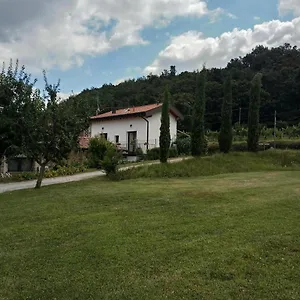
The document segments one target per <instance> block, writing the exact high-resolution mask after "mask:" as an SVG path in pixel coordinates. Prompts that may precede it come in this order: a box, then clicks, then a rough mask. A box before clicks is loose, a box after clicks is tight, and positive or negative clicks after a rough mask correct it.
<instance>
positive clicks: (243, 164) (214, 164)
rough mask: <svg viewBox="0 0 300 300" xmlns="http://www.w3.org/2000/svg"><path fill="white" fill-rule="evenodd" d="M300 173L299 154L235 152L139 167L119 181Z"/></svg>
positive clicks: (291, 152) (118, 177)
mask: <svg viewBox="0 0 300 300" xmlns="http://www.w3.org/2000/svg"><path fill="white" fill-rule="evenodd" d="M277 170H278V171H279V170H300V151H292V150H268V151H264V152H258V153H247V152H233V153H230V154H220V153H219V154H215V155H213V156H208V157H204V158H196V159H191V160H187V161H183V162H180V163H176V164H159V165H151V166H143V167H137V168H134V169H129V170H126V171H123V172H120V174H118V175H117V176H116V178H117V179H135V178H159V177H169V178H174V177H195V176H208V175H217V174H225V173H236V172H253V171H254V172H256V171H277Z"/></svg>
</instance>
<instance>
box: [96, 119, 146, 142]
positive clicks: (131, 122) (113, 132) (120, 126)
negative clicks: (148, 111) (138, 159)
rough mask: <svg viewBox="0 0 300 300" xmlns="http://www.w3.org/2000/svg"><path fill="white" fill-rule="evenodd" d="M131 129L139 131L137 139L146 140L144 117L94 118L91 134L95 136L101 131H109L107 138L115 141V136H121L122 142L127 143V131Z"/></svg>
mask: <svg viewBox="0 0 300 300" xmlns="http://www.w3.org/2000/svg"><path fill="white" fill-rule="evenodd" d="M130 131H136V132H137V139H138V140H140V141H144V142H145V141H146V139H147V138H146V137H147V124H146V121H145V120H143V119H142V118H137V117H132V118H124V119H121V118H116V119H111V120H103V121H102V120H100V121H98V120H94V121H92V123H91V136H92V137H94V136H96V135H99V134H101V133H107V139H108V140H109V141H111V142H115V136H119V141H120V143H122V144H124V143H127V133H128V132H130Z"/></svg>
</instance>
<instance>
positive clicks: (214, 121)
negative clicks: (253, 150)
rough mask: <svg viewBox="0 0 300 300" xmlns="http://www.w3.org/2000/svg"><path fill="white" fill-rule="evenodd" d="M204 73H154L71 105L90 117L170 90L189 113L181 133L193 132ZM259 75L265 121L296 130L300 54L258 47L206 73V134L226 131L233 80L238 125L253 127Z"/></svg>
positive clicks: (91, 92)
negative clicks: (226, 93) (226, 98)
mask: <svg viewBox="0 0 300 300" xmlns="http://www.w3.org/2000/svg"><path fill="white" fill-rule="evenodd" d="M197 73H198V71H197V70H195V71H193V72H182V73H181V74H178V75H177V72H176V67H175V66H171V67H170V70H164V71H163V72H162V73H161V75H159V76H157V75H153V74H149V75H148V76H145V77H141V78H138V79H131V80H127V81H125V82H123V83H120V84H119V85H117V86H114V85H112V84H104V85H103V86H102V87H91V88H89V89H85V90H83V91H82V92H81V93H80V94H79V95H77V96H75V97H71V98H70V99H69V101H71V102H76V103H77V105H78V107H79V109H80V110H82V111H86V112H87V114H88V115H94V114H96V112H97V113H98V112H106V111H109V110H111V109H112V108H113V107H117V108H124V107H131V106H137V105H144V104H151V103H158V102H163V97H164V96H163V95H164V89H165V86H168V87H169V92H170V97H171V99H170V102H171V104H173V105H175V106H176V107H177V108H178V109H179V110H180V111H181V113H182V114H183V116H184V120H182V121H180V122H179V129H180V130H182V131H186V132H191V130H192V113H193V107H194V103H195V97H196V87H197V84H196V80H197ZM256 73H261V74H262V88H261V110H260V122H261V124H262V125H265V126H267V127H272V126H273V121H274V112H275V110H276V111H277V119H278V122H286V123H287V125H295V124H298V123H299V120H300V49H298V48H297V47H296V46H295V47H292V46H291V45H289V44H284V45H282V46H280V47H277V48H271V49H269V48H267V47H264V46H258V47H256V48H255V49H253V51H252V52H251V53H249V54H247V55H245V56H244V57H238V58H234V59H232V60H231V61H230V62H228V64H227V66H226V67H225V68H212V69H208V70H207V71H206V77H207V81H206V112H205V124H204V125H205V129H210V130H220V128H221V120H222V117H221V111H222V101H223V82H224V81H225V79H226V78H228V76H229V74H230V75H231V77H232V122H233V123H237V122H238V121H239V118H240V120H241V123H242V124H247V123H248V109H249V103H250V93H249V91H250V87H251V81H252V79H253V77H254V75H255V74H256Z"/></svg>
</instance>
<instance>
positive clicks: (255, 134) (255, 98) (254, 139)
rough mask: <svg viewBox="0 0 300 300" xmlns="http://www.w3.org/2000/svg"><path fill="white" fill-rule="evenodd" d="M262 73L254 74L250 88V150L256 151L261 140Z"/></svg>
mask: <svg viewBox="0 0 300 300" xmlns="http://www.w3.org/2000/svg"><path fill="white" fill-rule="evenodd" d="M261 80H262V74H260V73H258V74H256V75H255V76H254V78H253V80H252V83H251V89H250V104H249V115H248V141H247V142H248V150H249V151H253V152H256V151H257V150H258V142H259V109H260V95H261Z"/></svg>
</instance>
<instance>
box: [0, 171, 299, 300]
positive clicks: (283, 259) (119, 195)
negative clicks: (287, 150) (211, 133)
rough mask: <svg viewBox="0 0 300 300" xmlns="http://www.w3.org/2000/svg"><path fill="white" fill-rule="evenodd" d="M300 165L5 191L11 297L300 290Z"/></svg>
mask: <svg viewBox="0 0 300 300" xmlns="http://www.w3.org/2000/svg"><path fill="white" fill-rule="evenodd" d="M299 182H300V172H299V171H281V172H279V171H269V172H260V173H240V174H229V175H228V174H227V175H218V176H210V177H198V178H186V179H160V180H158V179H156V180H155V179H139V180H126V181H121V182H107V181H105V180H99V179H93V180H89V181H83V182H80V183H78V182H76V183H71V184H62V185H56V186H49V187H45V188H42V189H41V190H38V191H37V190H26V191H18V192H13V193H6V194H0V224H1V225H0V279H1V280H0V299H1V300H2V299H14V300H17V299H47V300H49V299H63V300H67V299H80V300H83V299H84V300H85V299H137V300H143V299H155V300H156V299H255V300H256V299H280V300H282V299H287V300H290V299H300V284H299V278H300V267H299V266H300V226H299V220H300V184H299Z"/></svg>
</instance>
